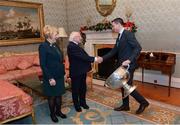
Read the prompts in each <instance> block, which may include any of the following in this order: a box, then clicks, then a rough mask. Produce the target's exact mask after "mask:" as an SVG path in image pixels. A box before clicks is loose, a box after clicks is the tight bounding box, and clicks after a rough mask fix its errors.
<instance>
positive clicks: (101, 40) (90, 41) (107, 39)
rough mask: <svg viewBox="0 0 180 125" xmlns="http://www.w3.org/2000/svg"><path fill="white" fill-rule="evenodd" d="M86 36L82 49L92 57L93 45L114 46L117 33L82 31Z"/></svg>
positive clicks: (109, 31)
mask: <svg viewBox="0 0 180 125" xmlns="http://www.w3.org/2000/svg"><path fill="white" fill-rule="evenodd" d="M84 33H85V34H86V44H85V47H84V49H85V50H86V52H87V53H88V54H89V55H91V56H94V54H95V53H94V45H95V44H115V41H116V38H117V35H118V34H117V33H113V32H112V31H111V30H106V31H101V32H100V31H98V32H96V31H84Z"/></svg>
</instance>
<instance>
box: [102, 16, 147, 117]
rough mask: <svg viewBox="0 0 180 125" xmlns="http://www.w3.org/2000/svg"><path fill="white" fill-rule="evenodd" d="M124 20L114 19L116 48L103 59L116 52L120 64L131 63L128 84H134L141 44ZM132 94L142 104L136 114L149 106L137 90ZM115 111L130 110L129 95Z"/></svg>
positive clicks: (122, 90)
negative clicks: (125, 26) (127, 27)
mask: <svg viewBox="0 0 180 125" xmlns="http://www.w3.org/2000/svg"><path fill="white" fill-rule="evenodd" d="M123 25H124V21H123V20H122V19H121V18H116V19H114V20H113V21H112V26H113V30H114V31H115V32H117V33H119V35H118V38H117V40H116V44H115V46H114V48H113V49H112V50H111V51H110V52H109V53H108V54H106V55H104V56H103V57H102V58H103V61H105V60H107V59H109V58H111V57H113V56H114V55H115V54H117V55H118V64H119V66H120V65H122V66H127V65H130V68H129V73H130V79H129V81H128V83H127V84H129V85H132V83H133V76H134V71H135V69H136V68H137V67H138V66H137V62H136V60H137V58H138V56H139V54H140V52H141V49H142V48H141V46H140V44H139V43H138V41H137V40H136V38H135V35H134V33H132V32H130V31H128V30H125V29H124V27H123ZM121 92H122V96H124V89H123V88H121ZM131 96H133V97H134V98H135V99H136V101H138V102H139V103H140V106H139V108H138V110H137V111H136V114H140V113H142V112H143V111H144V110H145V108H146V107H148V105H149V103H148V101H147V100H146V99H145V98H144V97H143V96H141V95H140V94H139V93H138V91H137V90H134V91H133V92H132V93H131ZM114 110H115V111H129V110H130V108H129V97H126V98H124V99H123V104H122V106H120V107H117V108H115V109H114Z"/></svg>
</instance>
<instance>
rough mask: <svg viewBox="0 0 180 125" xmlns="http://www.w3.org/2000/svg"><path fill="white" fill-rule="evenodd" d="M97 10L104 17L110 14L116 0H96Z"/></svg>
mask: <svg viewBox="0 0 180 125" xmlns="http://www.w3.org/2000/svg"><path fill="white" fill-rule="evenodd" d="M95 1H96V9H97V11H98V12H99V13H100V14H101V15H102V16H104V17H106V16H108V15H110V14H111V13H112V12H113V10H114V8H115V6H116V0H95Z"/></svg>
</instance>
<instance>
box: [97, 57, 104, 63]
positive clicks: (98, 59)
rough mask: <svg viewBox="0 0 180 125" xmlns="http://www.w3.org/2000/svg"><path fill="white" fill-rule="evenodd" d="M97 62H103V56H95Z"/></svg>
mask: <svg viewBox="0 0 180 125" xmlns="http://www.w3.org/2000/svg"><path fill="white" fill-rule="evenodd" d="M95 62H96V63H102V62H103V58H102V57H100V56H97V57H95Z"/></svg>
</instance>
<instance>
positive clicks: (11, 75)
mask: <svg viewBox="0 0 180 125" xmlns="http://www.w3.org/2000/svg"><path fill="white" fill-rule="evenodd" d="M31 74H37V75H41V74H42V71H41V68H40V66H39V56H38V53H37V52H32V53H23V54H17V53H4V54H1V55H0V80H7V81H10V82H11V81H14V80H16V79H19V78H22V77H27V76H28V75H31Z"/></svg>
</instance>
